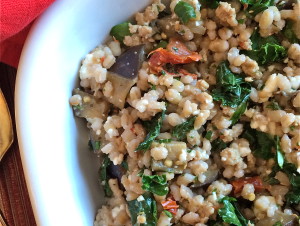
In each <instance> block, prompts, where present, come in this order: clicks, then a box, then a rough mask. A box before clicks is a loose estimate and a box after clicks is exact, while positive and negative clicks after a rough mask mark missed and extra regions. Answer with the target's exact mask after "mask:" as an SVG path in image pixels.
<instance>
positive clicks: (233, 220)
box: [218, 196, 248, 226]
mask: <svg viewBox="0 0 300 226" xmlns="http://www.w3.org/2000/svg"><path fill="white" fill-rule="evenodd" d="M234 202H236V199H235V198H233V197H229V196H225V197H224V198H222V199H221V200H220V201H219V203H222V204H223V207H222V208H220V209H219V210H218V214H219V215H220V216H221V217H222V219H223V221H224V222H226V223H229V224H232V225H237V226H243V225H247V222H248V221H247V219H245V217H244V216H243V215H242V214H241V213H240V212H239V210H238V209H237V207H236V206H235V204H234Z"/></svg>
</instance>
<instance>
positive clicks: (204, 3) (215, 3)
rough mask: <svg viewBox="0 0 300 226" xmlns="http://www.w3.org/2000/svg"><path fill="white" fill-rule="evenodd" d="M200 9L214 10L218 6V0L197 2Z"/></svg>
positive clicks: (200, 0)
mask: <svg viewBox="0 0 300 226" xmlns="http://www.w3.org/2000/svg"><path fill="white" fill-rule="evenodd" d="M199 2H200V4H201V8H202V7H204V8H210V9H216V8H218V6H219V2H220V0H199Z"/></svg>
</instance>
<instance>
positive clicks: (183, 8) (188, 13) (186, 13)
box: [174, 1, 196, 24]
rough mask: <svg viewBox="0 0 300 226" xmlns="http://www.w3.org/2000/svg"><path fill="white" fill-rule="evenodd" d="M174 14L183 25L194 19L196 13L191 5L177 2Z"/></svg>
mask: <svg viewBox="0 0 300 226" xmlns="http://www.w3.org/2000/svg"><path fill="white" fill-rule="evenodd" d="M174 12H175V13H176V15H177V16H178V17H179V18H180V20H181V21H182V22H183V23H184V24H186V23H187V22H189V21H190V19H192V18H196V12H195V9H194V7H193V6H192V5H191V4H189V3H187V2H184V1H179V2H178V3H177V4H176V6H175V8H174Z"/></svg>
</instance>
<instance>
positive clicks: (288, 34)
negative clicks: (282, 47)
mask: <svg viewBox="0 0 300 226" xmlns="http://www.w3.org/2000/svg"><path fill="white" fill-rule="evenodd" d="M293 26H294V22H293V21H292V20H286V24H285V26H284V28H283V30H282V33H283V35H284V37H285V38H286V39H287V40H289V42H290V43H299V39H298V38H297V36H296V34H295V32H294V30H293Z"/></svg>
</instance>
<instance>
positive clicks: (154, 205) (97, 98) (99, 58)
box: [70, 0, 300, 226]
mask: <svg viewBox="0 0 300 226" xmlns="http://www.w3.org/2000/svg"><path fill="white" fill-rule="evenodd" d="M299 7H300V4H299V1H298V2H294V3H292V2H286V1H276V2H274V1H244V0H240V1H238V0H234V1H229V2H222V1H217V0H214V1H210V0H200V1H197V0H181V1H178V0H172V1H169V2H168V1H166V2H164V3H162V2H161V1H160V0H154V1H153V3H152V4H151V5H149V6H148V7H147V8H146V9H145V10H144V11H143V12H141V13H140V12H139V13H137V14H136V15H135V20H134V22H123V23H120V24H117V25H116V26H114V27H113V28H112V29H111V31H110V35H111V38H110V39H109V40H108V41H107V43H106V44H103V45H99V46H98V47H96V48H95V49H94V50H93V51H92V52H90V53H89V54H87V56H86V57H85V59H84V60H83V61H82V65H81V68H80V71H79V76H80V88H76V89H75V90H74V93H73V96H72V97H71V98H70V103H71V105H72V107H73V109H74V113H75V115H76V116H78V117H82V118H85V119H86V120H87V126H88V128H90V134H89V137H90V140H89V147H90V149H91V150H92V151H94V152H95V153H96V154H98V155H99V156H100V157H101V158H100V159H101V166H100V170H99V180H100V181H101V184H102V185H103V188H104V193H105V195H106V197H107V200H106V201H107V202H106V204H105V205H103V206H102V207H101V208H100V209H99V210H98V213H97V215H96V220H95V223H94V225H159V226H161V225H197V226H201V225H229V224H230V225H299V218H298V217H299V211H300V126H299V124H300V91H299V87H300V67H299V65H300V45H299V38H300V32H299V24H300V19H299ZM99 192H100V190H99Z"/></svg>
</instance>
